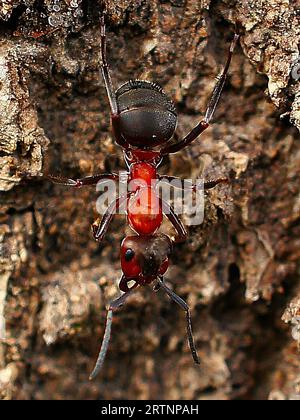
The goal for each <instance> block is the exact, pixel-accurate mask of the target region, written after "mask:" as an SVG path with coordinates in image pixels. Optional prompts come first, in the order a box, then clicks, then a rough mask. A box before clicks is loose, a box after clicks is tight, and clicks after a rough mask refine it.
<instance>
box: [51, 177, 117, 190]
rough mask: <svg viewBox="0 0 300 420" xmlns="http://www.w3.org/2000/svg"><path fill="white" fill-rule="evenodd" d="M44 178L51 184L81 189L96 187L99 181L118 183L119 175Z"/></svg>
mask: <svg viewBox="0 0 300 420" xmlns="http://www.w3.org/2000/svg"><path fill="white" fill-rule="evenodd" d="M44 177H45V178H47V179H49V181H51V182H53V184H58V185H65V186H68V187H75V188H81V187H83V186H86V185H96V184H98V182H99V181H101V180H106V179H111V180H113V181H118V179H119V175H117V174H99V175H91V176H86V177H84V178H79V179H71V178H64V177H61V176H56V175H44Z"/></svg>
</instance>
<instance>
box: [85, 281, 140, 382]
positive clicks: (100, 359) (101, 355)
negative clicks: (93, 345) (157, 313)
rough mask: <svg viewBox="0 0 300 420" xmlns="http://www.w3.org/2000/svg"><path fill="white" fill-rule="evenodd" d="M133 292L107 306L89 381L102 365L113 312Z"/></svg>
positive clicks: (130, 291)
mask: <svg viewBox="0 0 300 420" xmlns="http://www.w3.org/2000/svg"><path fill="white" fill-rule="evenodd" d="M123 277H124V276H122V278H121V281H122V279H123ZM132 292H133V290H131V289H130V290H128V292H126V293H124V294H123V295H121V296H120V297H119V298H118V299H116V300H114V301H112V302H111V303H110V304H109V307H108V310H107V315H106V325H105V331H104V336H103V340H102V344H101V348H100V351H99V355H98V358H97V361H96V365H95V367H94V370H93V372H92V373H91V375H90V377H89V379H90V380H92V379H94V378H95V377H96V376H97V375H98V373H99V372H100V370H101V368H102V366H103V363H104V359H105V356H106V353H107V350H108V345H109V340H110V336H111V325H112V319H113V311H115V310H116V309H118V308H119V307H120V306H122V305H124V303H125V301H126V299H127V298H128V296H130V295H131V294H132Z"/></svg>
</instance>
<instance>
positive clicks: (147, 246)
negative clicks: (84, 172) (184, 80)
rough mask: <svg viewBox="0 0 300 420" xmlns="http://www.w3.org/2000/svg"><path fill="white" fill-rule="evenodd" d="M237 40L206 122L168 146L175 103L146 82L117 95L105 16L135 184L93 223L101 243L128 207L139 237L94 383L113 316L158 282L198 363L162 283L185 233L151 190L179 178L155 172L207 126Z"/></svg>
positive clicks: (116, 121)
mask: <svg viewBox="0 0 300 420" xmlns="http://www.w3.org/2000/svg"><path fill="white" fill-rule="evenodd" d="M238 38H239V35H237V34H235V35H234V38H233V40H232V42H231V45H230V48H229V53H228V57H227V61H226V63H225V66H224V69H223V71H222V73H221V75H220V76H219V77H218V80H217V83H216V85H215V87H214V89H213V92H212V96H211V99H210V101H209V103H208V107H207V110H206V113H205V117H204V119H203V120H202V121H200V122H199V123H198V124H197V125H196V127H194V128H193V129H192V130H191V131H190V132H189V133H188V134H187V135H186V136H185V137H184V138H183V139H182V140H180V141H177V142H176V143H175V144H174V143H169V140H171V139H172V137H173V136H174V134H175V129H176V125H177V114H176V110H175V107H174V104H173V102H172V100H170V99H169V98H168V97H167V95H166V94H165V92H164V91H163V89H162V88H161V87H160V86H159V85H158V84H156V83H153V82H149V81H145V80H130V81H128V82H126V83H125V84H123V85H122V86H121V87H119V88H118V89H117V90H116V91H115V90H114V88H113V83H112V80H111V76H110V71H109V66H108V63H107V59H106V34H105V20H104V16H102V17H101V72H102V76H103V79H104V83H105V88H106V92H107V96H108V100H109V105H110V111H111V122H112V128H113V134H114V138H115V140H116V143H117V144H118V145H119V146H121V147H122V149H123V151H124V158H125V161H126V164H127V166H128V169H129V172H128V179H129V180H130V181H134V185H135V186H134V188H133V189H131V190H130V191H129V192H127V193H126V194H123V195H121V196H119V197H118V198H116V199H115V200H113V201H112V202H111V203H110V205H109V206H108V209H107V211H106V213H105V214H104V215H103V217H102V220H101V222H100V223H98V224H94V225H93V236H94V238H95V239H96V240H97V241H99V242H100V241H101V240H102V239H103V237H104V235H105V233H106V231H107V229H108V227H109V224H110V223H111V221H112V218H113V215H114V214H115V213H116V211H117V210H118V209H119V208H120V207H121V206H122V205H124V204H125V206H126V213H127V220H128V223H129V225H130V227H131V228H132V230H133V231H134V232H135V233H136V235H132V236H127V237H126V238H125V239H124V240H123V242H122V244H121V267H122V271H123V274H122V277H121V280H120V283H119V288H120V290H121V291H122V292H124V293H123V294H122V295H121V296H120V297H119V298H118V299H116V300H114V301H113V302H111V303H110V304H109V307H108V310H107V319H106V326H105V332H104V336H103V341H102V345H101V349H100V352H99V356H98V359H97V362H96V366H95V368H94V370H93V372H92V374H91V375H90V379H93V378H94V377H95V376H96V375H97V374H98V373H99V371H100V369H101V367H102V365H103V362H104V358H105V355H106V352H107V349H108V344H109V340H110V335H111V325H112V315H113V312H114V311H115V310H116V309H117V308H119V307H120V306H121V305H123V304H124V303H125V301H126V299H127V298H128V296H130V295H131V294H132V292H133V291H134V289H135V288H136V287H138V286H144V285H146V284H150V283H152V282H154V281H156V285H155V286H154V290H155V291H157V290H158V289H160V288H161V289H163V290H164V291H165V292H166V293H167V294H168V296H169V297H170V298H171V299H173V300H174V301H175V302H176V303H177V304H178V305H179V306H180V307H181V308H182V309H183V310H184V311H185V312H186V319H187V335H188V341H189V346H190V349H191V353H192V357H193V359H194V362H195V363H197V364H199V358H198V355H197V351H196V348H195V344H194V339H193V334H192V325H191V316H190V310H189V307H188V305H187V304H186V302H185V301H184V300H183V299H182V298H181V297H179V296H177V295H176V294H175V293H174V292H173V291H172V290H171V289H169V288H168V287H167V286H166V284H165V283H164V280H163V275H164V274H165V272H166V271H167V269H168V265H169V257H170V254H171V251H172V247H173V244H174V243H176V242H178V241H180V242H181V241H184V240H185V239H186V237H187V231H186V229H185V227H184V225H183V224H182V222H181V221H180V219H179V218H178V216H177V215H176V214H175V212H174V210H173V208H172V207H171V206H170V205H169V204H168V203H167V202H165V201H163V200H162V199H161V198H159V197H156V194H157V193H156V191H155V189H154V188H153V183H152V181H153V180H160V179H162V178H164V179H167V180H173V179H178V178H176V177H171V176H167V177H165V176H164V177H162V176H161V175H159V174H158V173H157V168H158V166H159V164H160V163H161V160H162V158H163V157H164V156H167V155H169V154H170V153H176V152H179V151H180V150H182V149H183V148H185V147H186V146H188V145H189V144H191V143H192V141H194V140H195V139H196V138H197V137H198V136H199V135H200V134H201V133H202V132H203V131H204V130H206V129H207V128H208V127H209V123H210V121H211V119H212V117H213V115H214V112H215V109H216V106H217V104H218V102H219V99H220V96H221V93H222V90H223V87H224V84H225V80H226V76H227V72H228V69H229V65H230V62H231V58H232V54H233V51H234V48H235V46H236V43H237V41H238ZM47 178H49V179H50V180H51V181H52V182H54V183H56V184H61V185H66V186H70V187H82V186H85V185H96V184H97V183H98V182H99V181H101V180H107V179H109V180H113V181H118V180H119V175H118V174H115V173H108V174H100V175H92V176H88V177H85V178H81V179H76V180H73V179H67V178H61V177H56V176H52V175H48V176H47ZM226 181H227V178H218V179H216V180H210V181H208V182H204V185H203V186H204V190H207V189H210V188H213V187H215V186H216V185H217V184H219V183H220V182H226ZM191 186H192V188H193V189H194V190H195V189H196V186H195V185H191ZM149 197H150V199H149ZM155 198H157V200H155ZM157 202H158V205H157ZM149 203H150V205H149ZM154 207H155V208H154ZM163 214H165V215H166V216H167V218H168V219H169V221H170V222H171V223H172V225H173V226H174V228H175V230H176V232H177V235H178V236H177V238H176V239H175V240H172V239H171V238H169V237H168V236H167V235H165V234H162V233H157V231H158V229H159V227H160V225H161V223H162V219H163ZM132 281H134V284H133V285H132V286H130V287H129V286H128V283H130V282H132Z"/></svg>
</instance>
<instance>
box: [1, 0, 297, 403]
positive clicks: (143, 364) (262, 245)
mask: <svg viewBox="0 0 300 420" xmlns="http://www.w3.org/2000/svg"><path fill="white" fill-rule="evenodd" d="M104 4H105V6H106V9H107V21H108V39H109V61H110V63H111V67H112V69H113V71H114V79H115V83H116V85H120V84H121V83H123V82H125V81H126V80H128V79H130V78H145V79H150V80H153V81H157V82H158V83H160V84H161V85H162V86H163V87H164V88H165V90H166V91H167V92H168V94H169V95H170V96H171V97H172V98H173V99H174V101H175V102H176V104H177V109H178V112H179V127H178V134H179V135H183V134H185V133H186V132H187V131H188V130H189V129H190V128H191V127H192V126H193V125H195V124H196V122H198V121H199V119H200V118H201V115H203V111H204V110H205V106H206V104H207V101H208V99H209V96H210V92H211V90H212V88H213V85H214V82H215V79H214V78H215V76H216V75H217V74H218V72H219V70H220V68H221V65H222V63H223V62H224V58H225V56H226V50H227V48H228V43H229V41H230V39H231V37H232V33H233V30H234V22H235V21H237V20H238V22H239V27H240V31H241V33H242V37H241V43H240V46H239V47H238V49H237V51H236V53H235V55H234V59H233V63H232V67H231V71H230V77H229V79H228V82H227V85H226V89H225V92H224V95H223V97H222V101H221V103H220V106H219V108H218V111H217V115H216V117H215V119H214V124H213V126H212V127H211V128H209V129H208V130H207V131H206V132H205V134H203V135H202V137H201V139H200V140H198V141H196V142H195V144H193V146H191V147H190V148H189V150H186V151H184V152H182V153H178V154H176V155H174V156H172V157H170V159H169V161H168V162H167V164H166V165H164V167H162V169H161V172H162V173H164V172H165V173H169V174H172V175H177V176H181V177H191V176H192V177H193V178H196V177H198V176H200V175H201V174H204V175H205V177H207V178H212V177H215V176H218V175H229V174H231V176H232V178H233V180H232V182H231V184H230V185H228V186H224V185H223V186H219V187H217V188H215V189H214V190H212V191H211V192H210V193H209V194H208V195H207V199H206V212H205V221H204V223H203V224H202V225H201V226H197V227H193V228H191V229H190V232H189V240H188V242H187V243H186V244H184V245H178V246H177V247H176V250H175V253H174V258H173V265H172V267H171V269H170V270H169V272H168V282H169V283H170V284H171V285H172V287H173V288H174V290H176V292H177V293H178V294H180V295H182V296H183V297H185V298H186V300H187V302H188V303H189V305H190V306H191V309H192V313H193V320H194V333H195V338H196V341H197V347H198V349H199V354H200V356H201V359H202V365H201V367H200V368H199V367H198V366H195V365H193V364H192V361H191V357H190V354H189V351H188V348H187V344H186V338H185V319H184V315H183V314H182V313H181V312H180V310H179V309H178V308H177V307H176V306H175V305H174V304H173V303H171V302H170V301H169V300H168V298H167V297H166V296H164V295H163V294H161V293H157V294H156V295H153V292H152V291H151V289H150V288H143V289H141V290H140V291H139V292H138V293H137V294H136V295H135V296H134V297H132V299H131V300H130V302H129V303H128V305H127V306H126V307H124V308H123V309H122V310H121V311H120V312H118V315H117V316H116V317H115V321H114V325H113V336H112V341H111V346H110V350H109V354H108V357H107V360H106V366H105V369H104V371H103V373H102V375H101V376H100V378H98V379H97V380H96V381H95V382H93V383H90V382H89V381H88V374H89V372H90V371H91V369H92V367H93V364H94V361H95V357H96V354H97V351H98V348H99V342H100V338H101V336H102V334H103V325H104V317H105V304H106V302H107V301H109V300H110V299H111V298H112V297H114V296H115V295H116V294H117V280H118V278H119V275H120V266H119V244H120V241H121V239H122V238H123V237H124V234H125V227H124V226H125V220H124V219H123V218H122V217H117V218H116V219H115V221H114V223H113V226H112V228H111V229H110V230H109V232H108V235H107V237H106V239H105V240H104V242H103V244H101V245H100V246H99V245H98V244H97V243H95V242H94V241H93V239H92V237H91V234H90V224H91V222H92V221H93V218H94V216H95V215H94V212H95V210H94V208H95V201H96V198H97V194H96V192H95V191H94V190H93V189H89V188H88V189H85V190H83V189H82V190H79V191H75V192H74V190H69V189H68V188H64V187H59V186H53V185H50V184H49V183H48V182H45V181H41V180H35V179H34V178H33V179H29V180H28V179H26V178H24V173H26V174H30V175H37V174H40V173H41V172H42V171H45V172H46V171H47V172H51V173H55V174H58V173H61V174H64V175H66V176H72V177H78V176H84V175H87V174H91V173H95V172H100V171H103V170H104V169H105V168H107V167H109V168H111V169H113V170H119V169H122V168H124V164H123V159H122V152H121V150H120V149H119V148H118V147H116V146H115V144H114V142H113V140H112V136H111V130H110V126H109V108H108V103H107V99H106V95H105V90H104V87H103V83H102V80H101V79H100V77H99V71H98V70H99V68H98V50H99V24H98V17H99V13H100V10H101V7H102V6H103V5H104ZM296 4H297V1H292V0H290V1H288V0H271V1H270V0H268V1H267V0H260V1H253V2H250V1H245V0H238V1H234V0H224V1H210V0H203V1H200V0H169V1H168V0H165V1H162V0H161V1H159V0H135V1H133V0H122V1H114V0H107V1H105V2H101V1H96V0H90V1H88V0H83V1H80V0H77V1H75V0H72V1H71V0H62V1H54V0H44V1H34V0H2V1H0V190H1V193H0V194H1V195H0V203H1V212H0V222H1V226H0V329H1V341H0V395H1V398H4V399H9V398H13V399H21V398H25V399H44V398H50V399H66V398H71V399H79V398H84V399H93V398H105V399H115V398H121V399H123V398H124V399H125V398H129V399H132V398H138V399H148V398H163V399H167V398H171V399H178V398H183V399H192V398H196V399H237V398H248V399H267V398H270V399H297V398H298V399H299V395H300V368H299V353H298V348H297V347H298V346H299V343H300V332H299V330H300V282H299V256H300V251H299V250H300V190H299V185H300V142H299V132H298V130H297V128H298V129H300V81H299V80H298V81H297V77H295V74H296V73H295V72H296V71H297V65H298V64H297V63H298V61H297V60H299V45H300V22H299V16H300V12H299V9H298V10H297V6H296ZM281 117H282V118H281ZM163 230H164V231H165V232H168V233H171V232H172V230H171V228H170V226H169V224H167V223H166V224H165V225H164V227H163Z"/></svg>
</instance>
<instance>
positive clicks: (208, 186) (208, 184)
mask: <svg viewBox="0 0 300 420" xmlns="http://www.w3.org/2000/svg"><path fill="white" fill-rule="evenodd" d="M158 179H159V180H160V181H162V182H164V181H166V182H172V181H177V182H178V185H175V184H174V185H173V186H174V188H181V189H182V190H184V188H191V189H192V190H193V191H197V189H198V188H197V185H196V184H194V183H193V182H190V181H186V180H183V179H181V178H178V177H176V176H170V175H159V176H158ZM179 182H180V183H181V186H179ZM228 182H229V179H228V178H226V177H221V178H217V179H210V180H209V181H204V183H203V189H204V191H206V190H210V189H211V188H214V187H215V186H216V185H218V184H221V183H228Z"/></svg>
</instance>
